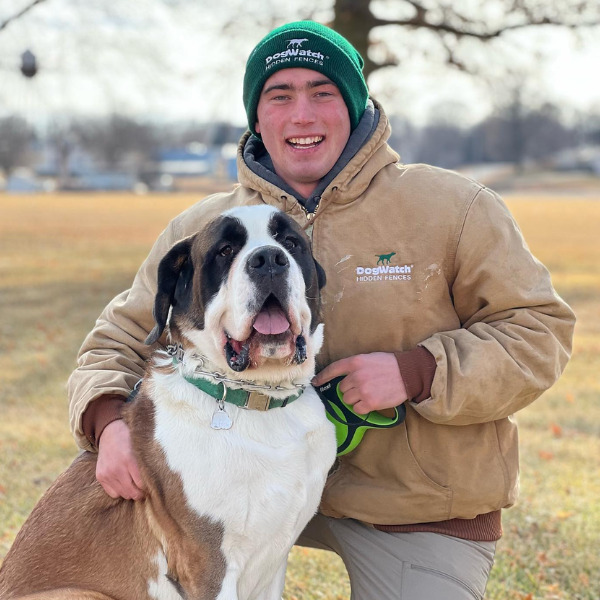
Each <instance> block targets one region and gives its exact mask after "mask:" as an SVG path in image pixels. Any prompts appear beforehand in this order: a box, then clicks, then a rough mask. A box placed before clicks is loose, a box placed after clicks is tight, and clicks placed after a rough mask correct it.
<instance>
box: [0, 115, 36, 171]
mask: <svg viewBox="0 0 600 600" xmlns="http://www.w3.org/2000/svg"><path fill="white" fill-rule="evenodd" d="M32 140H33V131H32V130H31V128H30V127H29V125H28V124H27V122H26V121H25V120H24V119H21V118H20V117H6V118H4V119H0V168H2V170H3V171H4V174H5V175H7V176H8V175H10V173H11V171H12V170H13V169H14V168H15V167H17V166H20V165H22V164H23V163H24V159H25V155H26V153H27V151H28V149H29V146H30V144H31V141H32Z"/></svg>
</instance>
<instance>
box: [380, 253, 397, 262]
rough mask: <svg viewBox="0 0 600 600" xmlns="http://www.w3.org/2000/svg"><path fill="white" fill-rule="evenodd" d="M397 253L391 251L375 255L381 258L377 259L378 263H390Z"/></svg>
mask: <svg viewBox="0 0 600 600" xmlns="http://www.w3.org/2000/svg"><path fill="white" fill-rule="evenodd" d="M394 254H396V253H395V252H390V253H389V254H376V255H375V256H376V257H377V258H379V260H378V261H377V264H378V265H389V264H390V260H391V258H392V256H394Z"/></svg>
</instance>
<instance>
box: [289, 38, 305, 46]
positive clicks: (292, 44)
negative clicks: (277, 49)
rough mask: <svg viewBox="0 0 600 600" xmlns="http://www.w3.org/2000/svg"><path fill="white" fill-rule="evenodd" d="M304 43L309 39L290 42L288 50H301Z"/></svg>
mask: <svg viewBox="0 0 600 600" xmlns="http://www.w3.org/2000/svg"><path fill="white" fill-rule="evenodd" d="M304 42H308V38H303V39H295V40H288V45H287V47H288V48H300V46H302V44H303V43H304Z"/></svg>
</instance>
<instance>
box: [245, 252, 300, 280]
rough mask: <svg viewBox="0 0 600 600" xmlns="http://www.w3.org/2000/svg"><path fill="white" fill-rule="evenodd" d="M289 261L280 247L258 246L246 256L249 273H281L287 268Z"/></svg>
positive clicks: (274, 274) (273, 274)
mask: <svg viewBox="0 0 600 600" xmlns="http://www.w3.org/2000/svg"><path fill="white" fill-rule="evenodd" d="M289 266H290V263H289V260H288V258H287V256H286V255H285V253H284V252H283V250H281V249H280V248H259V249H258V250H256V251H255V252H253V253H252V255H251V256H250V257H249V258H248V271H249V273H250V275H261V276H265V275H271V277H273V276H276V275H281V274H282V273H284V272H286V271H287V270H288V269H289Z"/></svg>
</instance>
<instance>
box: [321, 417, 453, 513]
mask: <svg viewBox="0 0 600 600" xmlns="http://www.w3.org/2000/svg"><path fill="white" fill-rule="evenodd" d="M451 506H452V490H451V489H450V488H447V487H444V486H443V485H440V484H438V483H437V482H435V481H434V480H433V479H431V478H430V477H429V476H428V475H427V474H426V473H425V471H424V470H423V469H422V468H421V466H420V465H419V463H418V462H417V459H416V458H415V455H414V454H413V452H412V450H411V447H410V444H409V439H408V434H407V430H406V427H405V425H404V424H402V425H400V426H399V427H395V428H393V429H388V430H371V431H368V432H367V433H366V434H365V437H364V438H363V441H362V442H361V444H360V445H359V446H358V448H357V449H356V450H355V451H353V452H352V453H350V454H348V455H347V456H345V457H342V458H341V459H340V466H339V469H338V470H337V471H336V472H335V473H334V474H333V475H332V476H331V477H330V479H329V480H328V482H327V485H326V487H325V491H324V493H323V500H322V504H321V510H322V512H323V513H324V514H327V515H328V516H333V517H338V518H339V517H349V518H353V519H358V520H360V521H364V522H367V523H373V524H377V525H399V524H408V523H425V522H429V521H443V520H446V519H448V518H449V514H450V509H451Z"/></svg>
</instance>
